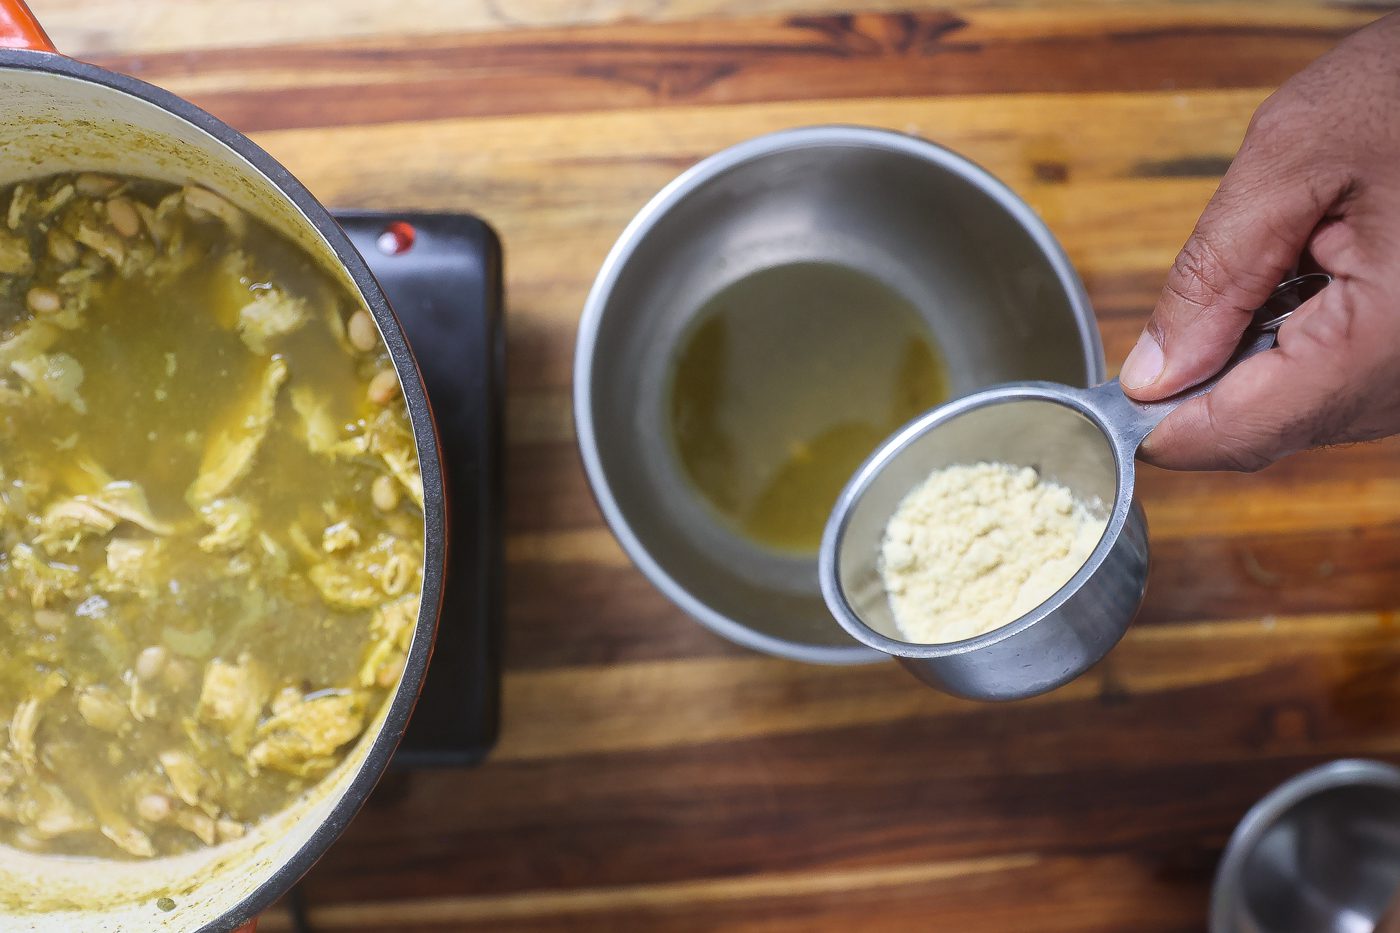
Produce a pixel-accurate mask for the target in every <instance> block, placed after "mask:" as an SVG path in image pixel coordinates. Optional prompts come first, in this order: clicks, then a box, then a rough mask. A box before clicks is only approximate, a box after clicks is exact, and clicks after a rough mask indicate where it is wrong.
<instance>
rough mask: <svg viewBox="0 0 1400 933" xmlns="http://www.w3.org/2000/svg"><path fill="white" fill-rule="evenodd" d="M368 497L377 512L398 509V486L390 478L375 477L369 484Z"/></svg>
mask: <svg viewBox="0 0 1400 933" xmlns="http://www.w3.org/2000/svg"><path fill="white" fill-rule="evenodd" d="M369 497H370V500H371V501H372V502H373V503H374V507H375V508H376V509H378V510H379V511H381V512H392V511H394V509H396V508H398V507H399V484H398V483H397V482H396V481H395V480H394V478H393V477H392V476H376V477H375V479H374V482H373V483H371V484H370V487H369Z"/></svg>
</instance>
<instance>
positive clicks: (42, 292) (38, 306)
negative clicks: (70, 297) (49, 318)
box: [24, 285, 63, 314]
mask: <svg viewBox="0 0 1400 933" xmlns="http://www.w3.org/2000/svg"><path fill="white" fill-rule="evenodd" d="M24 302H25V304H27V305H29V310H30V311H33V312H34V313H35V314H57V313H58V312H59V311H60V310H61V309H62V308H63V298H62V297H61V296H60V295H59V294H58V292H56V291H54V290H53V289H52V288H44V287H43V286H42V285H36V286H35V287H34V288H31V289H30V290H29V294H27V295H25V296H24Z"/></svg>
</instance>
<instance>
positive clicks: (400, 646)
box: [360, 596, 419, 687]
mask: <svg viewBox="0 0 1400 933" xmlns="http://www.w3.org/2000/svg"><path fill="white" fill-rule="evenodd" d="M418 602H419V600H418V597H417V596H412V597H406V598H404V599H400V600H399V601H397V602H394V603H390V604H389V605H387V606H383V607H381V608H379V609H377V610H375V613H374V618H373V619H372V620H371V621H370V634H371V635H372V636H373V638H374V643H373V644H371V645H370V648H369V651H368V652H366V654H365V660H364V662H363V663H362V664H361V665H360V686H362V687H390V686H393V683H394V681H395V680H397V679H398V676H399V674H400V673H402V671H403V666H404V661H405V660H406V659H407V658H408V646H409V644H410V643H411V642H412V641H413V628H414V624H415V623H416V622H417V621H418Z"/></svg>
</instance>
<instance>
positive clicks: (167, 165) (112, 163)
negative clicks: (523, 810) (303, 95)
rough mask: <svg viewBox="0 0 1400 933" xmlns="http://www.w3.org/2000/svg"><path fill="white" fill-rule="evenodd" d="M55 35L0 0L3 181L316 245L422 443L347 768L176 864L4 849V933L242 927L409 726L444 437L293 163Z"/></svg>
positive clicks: (369, 290)
mask: <svg viewBox="0 0 1400 933" xmlns="http://www.w3.org/2000/svg"><path fill="white" fill-rule="evenodd" d="M46 41H47V40H46V39H44V37H43V34H42V31H40V30H38V29H37V26H36V25H35V24H34V23H33V20H32V17H28V11H27V10H25V9H24V8H23V6H22V5H21V4H19V3H18V2H17V0H0V46H3V47H7V48H0V140H3V147H0V152H3V158H0V185H4V184H10V183H12V182H15V181H18V180H20V179H24V178H29V177H37V176H44V175H49V174H52V173H55V172H69V171H106V172H113V173H119V174H127V175H136V176H143V177H147V178H154V179H160V180H164V181H169V182H173V183H176V184H191V183H192V184H199V185H203V186H205V187H208V188H210V189H212V190H214V191H216V192H218V193H220V194H222V195H223V196H225V197H226V198H228V199H229V200H231V201H232V202H234V203H235V204H237V205H238V206H239V207H241V208H242V209H244V210H245V211H247V212H248V213H249V214H251V215H253V216H255V217H257V218H259V219H260V220H262V221H264V222H265V223H267V224H269V225H270V226H271V227H273V228H274V229H276V230H278V231H280V232H281V233H283V234H284V235H286V236H287V237H289V238H290V239H291V240H292V241H294V242H295V243H297V244H298V245H300V246H301V247H302V248H303V249H305V250H306V251H307V252H309V253H310V254H311V255H312V256H313V257H314V258H315V259H316V260H317V261H318V262H319V263H320V264H321V265H322V266H324V267H325V268H326V269H327V270H329V271H330V272H331V273H332V274H334V275H335V276H337V277H338V278H339V279H340V280H341V281H342V282H343V283H344V285H345V286H346V288H347V289H348V290H349V292H350V293H351V294H353V295H357V296H358V297H359V299H360V300H361V301H362V302H363V304H364V307H366V308H367V309H368V310H369V311H370V312H371V313H372V314H373V315H374V318H375V320H376V321H377V322H378V324H379V327H380V330H381V332H382V333H383V334H384V337H385V340H386V341H387V343H388V346H389V349H390V353H391V355H392V356H393V359H394V363H395V366H396V368H397V369H398V372H399V375H400V379H401V382H402V384H403V387H404V392H405V395H406V397H407V399H408V403H409V409H410V414H411V417H412V421H413V428H414V434H415V435H416V437H417V442H418V454H419V459H420V466H421V468H422V472H423V481H424V490H425V500H426V502H427V508H426V532H425V534H426V542H425V554H426V560H425V570H424V584H423V599H422V605H421V607H420V611H419V618H418V624H417V630H416V631H415V634H414V639H413V643H412V647H411V649H410V655H409V659H408V664H407V665H406V667H405V670H404V674H403V676H402V678H401V680H400V683H399V684H398V686H397V687H396V688H395V691H394V693H393V694H392V695H391V698H390V700H389V702H388V703H386V704H385V706H384V708H383V709H381V710H380V711H379V714H378V716H377V718H376V719H375V720H374V721H373V722H372V723H371V724H370V727H369V728H368V729H367V730H366V732H365V734H364V736H363V737H362V738H361V739H360V741H359V742H358V744H357V745H356V746H355V747H354V748H353V750H352V751H351V752H350V754H349V756H348V758H347V759H346V760H345V761H344V762H343V763H342V764H341V766H339V767H338V768H337V769H336V770H335V771H334V772H332V773H331V774H330V775H329V776H327V777H326V778H325V779H324V780H323V781H322V782H321V783H320V784H319V785H318V786H317V787H316V788H315V789H314V790H313V791H312V792H310V793H309V794H308V795H307V796H306V797H305V798H303V799H302V800H300V801H298V802H297V803H296V804H294V805H293V806H292V807H291V808H290V809H289V810H287V811H284V812H283V813H281V814H279V815H277V816H275V817H273V818H271V819H269V820H267V821H265V822H264V823H262V824H260V825H259V826H257V827H256V828H255V829H254V830H253V831H251V832H250V833H249V834H248V835H247V836H246V837H245V838H244V839H242V840H239V841H237V842H233V843H229V844H225V845H221V846H218V847H216V848H212V849H207V850H204V851H200V852H195V853H191V854H187V855H182V856H179V857H174V858H163V859H157V860H151V861H139V862H121V861H99V860H92V859H74V858H66V857H53V856H36V855H33V854H30V853H26V852H20V851H18V850H14V849H9V848H6V847H0V929H3V930H5V931H20V930H25V931H41V933H73V931H79V930H80V931H82V933H102V931H142V933H147V931H165V930H169V931H181V933H187V931H195V930H201V931H231V930H236V929H240V928H242V927H244V925H245V924H249V923H250V922H252V921H253V920H254V919H255V918H256V916H257V914H258V912H259V911H261V910H263V909H265V908H266V907H267V906H268V905H269V904H271V903H272V901H273V900H275V899H276V898H277V897H278V896H280V895H281V894H283V893H285V891H286V890H287V889H288V888H289V887H290V886H291V885H292V884H293V883H295V881H296V880H297V879H298V878H299V877H300V876H301V875H302V874H303V873H304V872H305V871H306V870H307V869H308V868H309V867H310V866H311V864H312V863H313V862H314V861H315V860H316V858H318V857H319V856H320V855H321V853H322V852H324V850H325V849H326V848H327V847H328V846H329V845H330V843H331V842H332V841H334V839H335V838H336V837H337V836H338V835H339V834H340V832H341V830H342V829H343V828H344V827H345V825H346V824H347V823H348V822H349V820H350V818H351V817H352V816H353V815H354V813H355V811H356V810H357V809H358V808H359V806H360V804H361V803H363V801H364V799H365V797H366V796H367V795H368V793H369V791H370V790H371V789H372V788H373V786H374V783H375V782H376V781H377V780H378V778H379V776H380V774H381V773H382V772H383V770H384V767H385V766H386V765H387V763H388V760H389V758H390V757H391V755H392V753H393V750H394V747H395V746H396V745H397V743H398V740H399V738H400V737H401V736H402V734H403V730H404V728H405V726H406V724H407V721H408V715H409V712H410V711H411V709H412V706H413V702H414V700H415V699H416V697H417V694H418V690H419V687H420V685H421V682H422V677H423V674H424V671H425V670H426V666H427V660H428V655H429V653H430V651H431V645H432V638H433V635H434V633H435V627H436V619H437V610H438V606H439V602H440V598H441V586H442V576H443V557H444V551H445V546H446V545H445V537H444V535H445V529H444V525H443V522H444V508H443V489H442V474H441V466H440V463H439V455H438V445H437V440H436V435H435V429H434V427H433V424H432V416H431V411H430V409H429V407H428V403H427V399H426V396H425V395H424V392H423V386H422V382H421V379H420V378H419V376H418V370H417V365H416V364H415V363H414V361H413V358H412V355H411V353H410V351H409V349H408V346H407V344H406V343H405V341H404V338H403V334H402V331H401V329H400V328H399V325H398V322H397V320H396V319H395V318H394V317H393V314H392V312H391V311H390V309H389V307H388V304H387V303H386V302H385V300H384V296H383V294H382V293H381V292H380V290H379V287H378V285H377V284H376V283H375V281H374V279H373V277H372V276H371V275H370V273H369V271H368V269H367V268H366V267H365V264H364V261H363V260H362V259H361V257H360V256H359V255H358V254H357V253H356V252H355V250H354V248H353V247H352V246H351V245H350V242H349V240H348V239H347V238H346V237H345V235H344V233H343V232H342V231H341V230H340V228H339V226H337V225H336V224H335V222H334V220H333V219H332V218H331V217H330V215H329V214H328V213H327V212H326V210H325V209H324V208H323V207H322V206H321V205H320V204H319V203H317V202H316V201H315V199H314V198H312V197H311V196H310V195H309V194H308V193H307V192H306V190H305V189H304V188H303V187H302V186H301V185H300V184H299V183H298V182H297V181H296V180H295V179H293V178H292V177H291V176H290V175H289V174H288V173H287V171H286V170H285V169H283V168H282V167H281V166H280V165H278V164H277V163H276V162H275V161H273V160H272V159H271V158H270V157H269V156H267V154H266V153H264V152H263V151H262V150H260V149H259V148H258V147H256V146H255V145H253V144H252V143H251V142H250V141H248V140H247V139H246V138H245V137H243V136H242V135H240V134H239V133H237V132H235V131H234V130H232V129H230V128H229V127H227V126H225V125H224V124H222V123H220V122H219V121H217V120H215V119H214V118H213V117H211V116H209V115H208V114H206V113H204V112H203V111H201V110H199V109H198V108H196V107H194V106H192V105H190V104H188V103H186V102H184V101H182V100H180V99H179V98H177V97H174V96H173V95H170V94H168V93H166V92H164V91H161V90H159V89H157V88H154V87H151V86H150V85H146V84H144V83H142V82H139V81H136V80H134V79H132V78H128V77H125V76H123V75H117V74H114V73H111V72H108V71H105V70H103V69H100V68H96V67H93V66H90V65H86V64H83V63H80V62H76V61H73V60H71V59H68V58H65V57H63V56H61V55H57V54H54V53H53V52H52V51H45V50H44V46H45V45H46ZM26 47H27V48H26ZM161 898H170V899H171V900H172V901H174V904H175V906H174V908H173V909H168V910H162V909H161V908H160V906H158V904H157V901H158V900H159V899H161ZM165 906H166V907H169V904H168V903H166V904H165Z"/></svg>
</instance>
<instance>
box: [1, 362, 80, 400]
mask: <svg viewBox="0 0 1400 933" xmlns="http://www.w3.org/2000/svg"><path fill="white" fill-rule="evenodd" d="M10 370H11V371H12V372H14V374H15V375H17V376H19V377H20V378H21V379H23V380H24V381H25V383H26V384H28V386H29V387H30V388H31V389H33V390H34V394H35V395H37V396H39V397H40V398H42V399H44V400H45V401H49V402H54V403H56V404H59V405H67V406H68V407H69V408H71V409H73V410H74V411H76V412H77V413H78V414H80V415H81V414H85V413H86V412H87V402H85V401H83V397H82V395H80V394H79V393H78V388H79V386H81V385H82V384H83V367H82V364H81V363H79V362H78V361H77V360H75V359H74V358H73V357H71V356H69V355H68V354H67V353H36V354H34V355H33V356H31V357H26V358H25V359H22V360H15V361H14V362H13V363H11V364H10Z"/></svg>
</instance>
